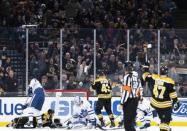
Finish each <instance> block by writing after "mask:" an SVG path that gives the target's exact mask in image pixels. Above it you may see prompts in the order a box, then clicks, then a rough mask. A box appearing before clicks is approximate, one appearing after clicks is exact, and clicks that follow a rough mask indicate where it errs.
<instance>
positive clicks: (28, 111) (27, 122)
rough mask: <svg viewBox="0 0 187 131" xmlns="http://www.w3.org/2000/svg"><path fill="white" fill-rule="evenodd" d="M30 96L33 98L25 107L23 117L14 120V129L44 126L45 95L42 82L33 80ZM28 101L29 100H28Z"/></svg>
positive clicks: (29, 90) (30, 85) (29, 89)
mask: <svg viewBox="0 0 187 131" xmlns="http://www.w3.org/2000/svg"><path fill="white" fill-rule="evenodd" d="M28 96H29V97H30V96H31V100H30V102H29V103H26V104H25V105H23V113H22V115H21V117H18V118H15V119H14V120H13V125H12V126H13V127H14V128H24V127H25V126H27V127H31V128H35V127H36V126H37V127H41V126H42V118H41V113H40V111H41V109H42V106H43V104H44V100H45V94H44V89H43V87H42V85H41V84H40V82H39V81H38V80H37V79H35V78H33V79H32V80H31V81H30V84H29V88H28ZM27 100H28V99H27Z"/></svg>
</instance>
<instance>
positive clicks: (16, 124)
mask: <svg viewBox="0 0 187 131" xmlns="http://www.w3.org/2000/svg"><path fill="white" fill-rule="evenodd" d="M29 98H30V97H27V99H26V102H25V104H24V105H26V104H27V102H28V100H29ZM30 102H31V101H30ZM29 104H30V103H29ZM22 114H23V110H22V112H21V114H20V115H22ZM20 119H21V117H19V118H18V120H17V122H16V123H15V125H13V128H14V127H17V126H18V124H19V121H20ZM12 124H13V123H12Z"/></svg>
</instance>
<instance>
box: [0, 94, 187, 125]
mask: <svg viewBox="0 0 187 131" xmlns="http://www.w3.org/2000/svg"><path fill="white" fill-rule="evenodd" d="M147 99H149V98H147ZM26 100H27V98H26V97H12V98H11V97H1V98H0V126H4V125H6V124H7V123H9V122H10V121H11V120H12V119H13V118H15V117H18V116H20V115H21V114H22V105H23V104H25V102H26ZM96 100H97V98H96V97H89V101H90V103H91V106H92V108H94V107H95V104H96ZM180 101H181V103H182V105H181V106H180V108H179V109H178V110H177V111H175V112H173V116H172V118H173V120H172V122H171V125H172V126H187V99H186V98H182V99H180ZM72 107H73V97H66V98H64V97H46V99H45V103H44V106H43V108H42V113H43V112H46V111H47V110H48V109H54V110H55V118H60V119H61V121H62V122H63V121H65V120H67V119H68V118H69V117H70V116H71V114H72ZM112 111H113V113H114V115H115V116H120V115H121V108H120V97H113V98H112ZM103 115H104V119H106V120H107V119H108V117H106V116H107V115H106V112H104V110H103ZM152 125H156V122H155V121H154V120H153V121H152Z"/></svg>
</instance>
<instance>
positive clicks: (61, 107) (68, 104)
mask: <svg viewBox="0 0 187 131" xmlns="http://www.w3.org/2000/svg"><path fill="white" fill-rule="evenodd" d="M45 92H46V93H45V94H46V97H47V98H48V99H50V100H53V104H51V105H52V106H51V109H53V110H54V111H55V114H54V118H58V119H60V120H61V121H62V122H64V121H65V120H66V118H68V117H70V116H71V115H72V112H73V110H72V109H73V104H74V103H73V100H74V97H75V96H80V97H81V99H82V100H88V90H45Z"/></svg>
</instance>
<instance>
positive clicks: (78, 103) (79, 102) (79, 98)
mask: <svg viewBox="0 0 187 131" xmlns="http://www.w3.org/2000/svg"><path fill="white" fill-rule="evenodd" d="M81 102H82V100H81V97H80V96H75V97H74V104H76V105H80V104H81Z"/></svg>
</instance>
